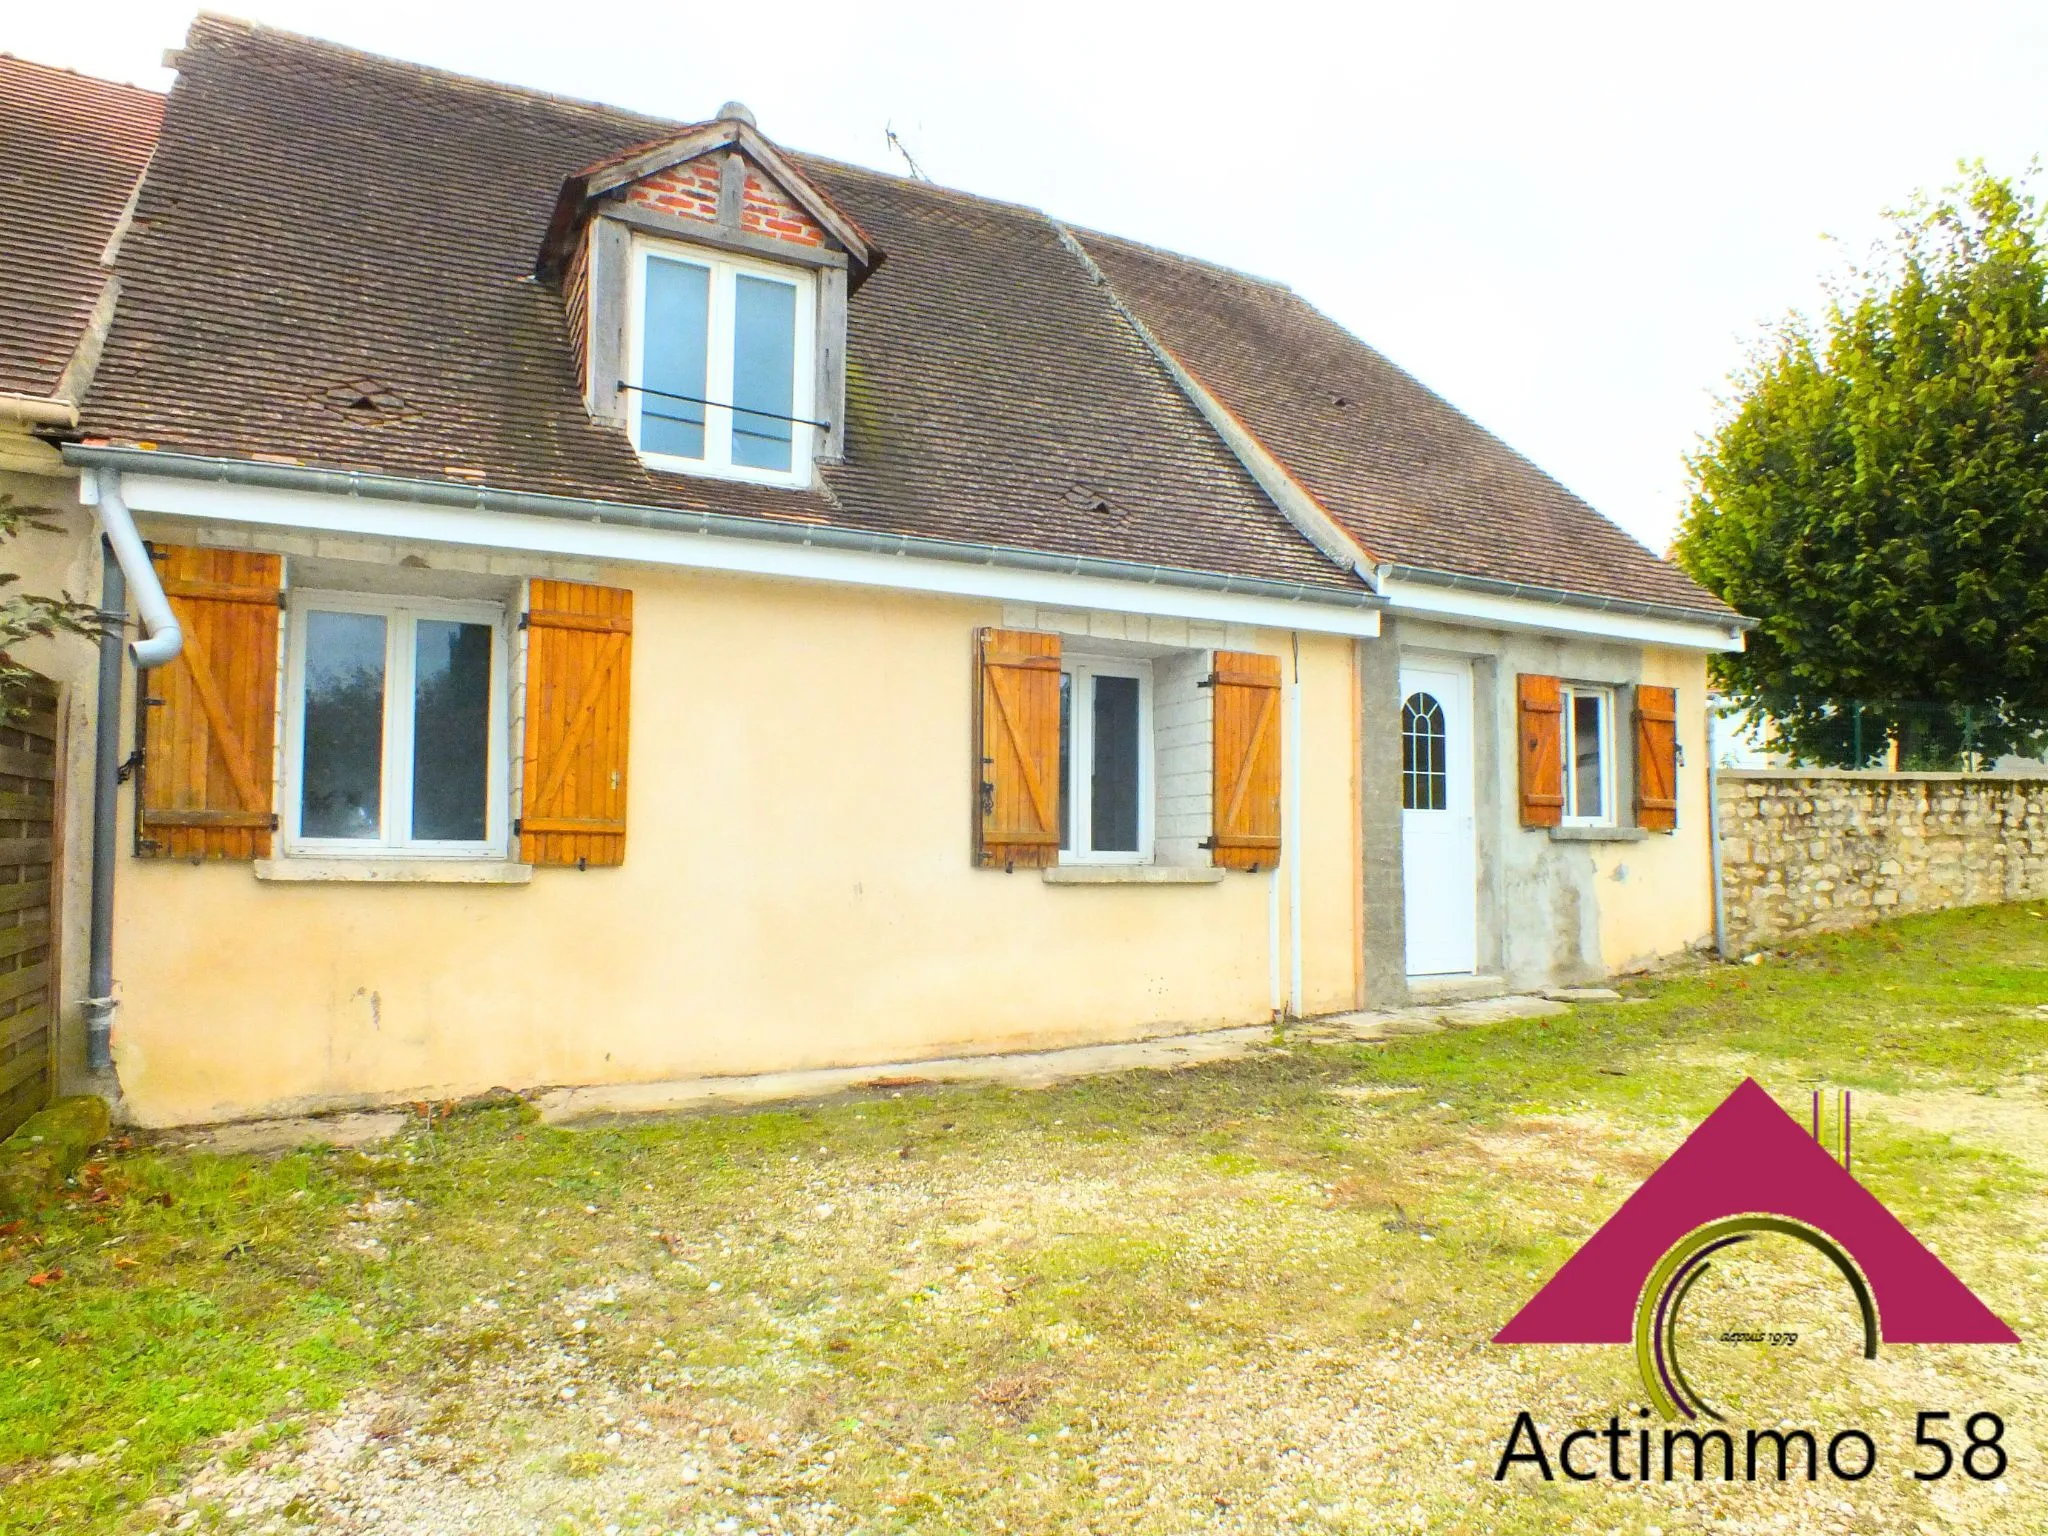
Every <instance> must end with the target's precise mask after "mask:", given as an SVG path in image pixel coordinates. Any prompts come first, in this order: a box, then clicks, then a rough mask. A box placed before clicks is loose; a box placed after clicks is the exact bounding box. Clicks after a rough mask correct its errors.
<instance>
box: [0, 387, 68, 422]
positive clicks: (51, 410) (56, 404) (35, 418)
mask: <svg viewBox="0 0 2048 1536" xmlns="http://www.w3.org/2000/svg"><path fill="white" fill-rule="evenodd" d="M0 421H18V422H20V423H21V424H22V425H23V426H27V427H75V426H77V425H78V407H77V406H76V405H74V404H73V403H72V402H71V401H69V400H59V399H56V398H54V397H46V396H43V395H8V394H0Z"/></svg>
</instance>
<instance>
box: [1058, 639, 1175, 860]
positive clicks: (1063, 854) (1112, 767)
mask: <svg viewBox="0 0 2048 1536" xmlns="http://www.w3.org/2000/svg"><path fill="white" fill-rule="evenodd" d="M1151 859H1152V668H1151V665H1150V664H1149V663H1147V662H1142V661H1140V662H1114V661H1100V662H1098V661H1087V660H1072V661H1069V662H1067V663H1066V665H1064V666H1063V667H1062V668H1061V670H1060V860H1061V862H1063V863H1069V864H1072V863H1096V864H1146V863H1150V862H1151Z"/></svg>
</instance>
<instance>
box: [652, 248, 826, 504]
mask: <svg viewBox="0 0 2048 1536" xmlns="http://www.w3.org/2000/svg"><path fill="white" fill-rule="evenodd" d="M633 272H634V284H633V290H634V300H633V306H634V308H633V314H634V319H633V325H632V328H631V329H632V337H631V343H630V356H629V358H628V365H627V377H626V381H625V382H626V385H627V388H628V390H629V392H630V396H631V404H630V408H629V410H628V413H627V420H628V422H629V423H630V425H631V429H632V435H633V443H634V446H636V447H637V448H638V449H639V450H640V456H641V457H642V458H643V459H645V460H646V461H647V462H648V463H649V464H652V465H654V466H656V467H657V468H661V469H678V470H684V471H688V472H692V473H696V474H709V475H720V476H724V477H726V478H729V479H736V480H754V481H758V482H761V483H763V484H767V485H792V486H795V485H808V484H809V483H810V478H811V463H812V460H813V458H814V457H815V453H816V450H815V448H814V447H813V432H814V429H815V427H816V423H815V422H813V421H812V420H811V419H810V418H811V417H813V416H815V415H816V414H817V412H816V410H815V408H814V404H813V401H812V395H813V393H814V383H815V380H814V378H813V364H812V356H813V348H814V339H815V338H814V333H815V330H816V312H817V304H816V298H815V295H814V286H813V280H812V277H811V275H810V274H809V273H808V272H797V271H790V270H785V269H780V268H777V267H775V266H772V265H770V264H768V263H765V262H751V261H746V260H744V259H740V258H735V257H730V256H724V255H714V254H712V253H711V252H708V251H701V250H698V249H696V248H695V247H691V246H685V245H679V244H674V243H667V242H661V241H640V242H637V243H636V244H635V246H634V252H633Z"/></svg>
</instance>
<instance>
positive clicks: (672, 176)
mask: <svg viewBox="0 0 2048 1536" xmlns="http://www.w3.org/2000/svg"><path fill="white" fill-rule="evenodd" d="M725 158H726V157H725V156H723V155H718V154H710V155H701V156H699V157H698V158H697V159H695V160H686V161H684V162H683V163H682V164H680V165H672V166H669V167H668V168H667V169H665V170H660V171H656V172H654V174H652V175H651V176H645V177H642V178H641V179H640V180H639V181H636V182H634V183H632V184H631V185H630V186H628V187H626V188H625V189H624V191H623V194H622V195H623V199H624V201H625V202H627V203H629V204H633V205H636V206H638V207H642V208H647V209H650V210H652V211H653V212H656V213H665V214H669V215H671V216H674V217H679V218H686V219H701V220H703V221H704V222H705V223H707V224H715V223H717V222H718V206H719V186H720V182H721V180H722V177H723V174H724V168H723V164H722V162H723V161H724V159H725ZM737 158H738V159H739V160H740V162H741V164H742V165H743V166H744V167H745V169H746V180H745V182H744V183H743V190H742V192H741V196H740V206H739V228H740V231H741V232H742V233H743V234H749V235H757V236H759V237H760V238H762V239H764V240H784V241H788V242H790V243H791V244H795V245H802V246H808V247H810V248H812V249H814V250H816V249H822V248H824V246H825V245H826V243H827V240H828V238H829V237H828V236H827V235H826V233H825V231H824V230H823V229H821V228H819V226H818V224H817V221H816V220H814V219H813V218H812V217H811V216H810V215H809V214H808V213H806V212H805V211H804V210H803V208H802V207H800V206H799V205H798V204H797V203H796V201H795V200H794V199H792V198H791V197H790V196H789V194H787V193H786V192H784V191H783V190H782V188H781V187H779V186H777V185H776V183H775V182H774V180H773V179H772V178H770V177H769V176H767V175H766V174H765V173H763V171H762V170H761V168H760V167H759V166H757V165H755V164H754V163H753V161H751V160H749V159H747V158H746V157H745V156H744V155H741V156H738V157H737Z"/></svg>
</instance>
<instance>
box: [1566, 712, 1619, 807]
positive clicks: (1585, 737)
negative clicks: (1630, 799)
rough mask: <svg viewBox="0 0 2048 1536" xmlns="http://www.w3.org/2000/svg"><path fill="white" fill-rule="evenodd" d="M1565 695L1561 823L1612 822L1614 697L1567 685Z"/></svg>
mask: <svg viewBox="0 0 2048 1536" xmlns="http://www.w3.org/2000/svg"><path fill="white" fill-rule="evenodd" d="M1563 694H1564V731H1563V739H1564V824H1565V825H1566V826H1581V827H1589V826H1611V825H1612V824H1613V822H1614V741H1613V736H1614V726H1613V720H1614V695H1613V693H1612V692H1610V691H1609V690H1608V689H1605V688H1579V687H1574V686H1572V685H1571V684H1569V683H1567V684H1566V685H1565V686H1564V689H1563Z"/></svg>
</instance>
